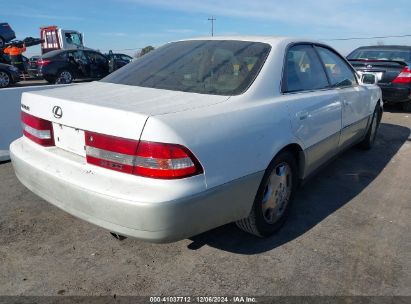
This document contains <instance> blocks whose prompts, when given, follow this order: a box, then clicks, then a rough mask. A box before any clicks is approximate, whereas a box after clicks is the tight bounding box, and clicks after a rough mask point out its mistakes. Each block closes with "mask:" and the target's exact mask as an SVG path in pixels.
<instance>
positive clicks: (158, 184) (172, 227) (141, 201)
mask: <svg viewBox="0 0 411 304" xmlns="http://www.w3.org/2000/svg"><path fill="white" fill-rule="evenodd" d="M10 156H11V159H12V163H13V167H14V169H15V172H16V175H17V177H18V179H19V180H20V181H21V182H22V183H23V184H24V185H25V186H26V187H27V188H29V189H30V190H31V191H33V192H34V193H35V194H37V195H38V196H40V197H42V198H44V199H45V200H46V201H48V202H50V203H52V204H53V205H55V206H57V207H59V208H61V209H63V210H65V211H66V212H68V213H70V214H72V215H74V216H76V217H78V218H81V219H83V220H86V221H88V222H90V223H93V224H95V225H98V226H100V227H103V228H105V229H107V230H109V231H113V232H116V233H119V234H121V235H125V236H129V237H134V238H138V239H143V240H147V241H152V242H171V241H176V240H180V239H183V238H186V237H190V236H193V235H195V234H198V233H201V232H204V231H206V230H209V229H211V228H214V227H217V226H220V225H223V224H226V223H229V222H232V221H235V220H239V219H241V218H244V217H246V216H247V215H248V213H249V212H250V210H251V206H252V203H253V200H254V196H255V193H256V192H257V188H258V185H259V183H260V181H261V178H262V176H263V172H258V173H255V174H252V175H249V176H247V177H244V178H241V179H238V180H235V181H233V182H230V183H227V184H224V185H222V186H219V187H215V188H213V189H208V190H206V188H205V185H204V176H202V175H200V176H195V177H192V178H187V179H182V180H174V181H163V180H153V179H147V178H141V177H137V176H131V175H127V174H123V173H118V172H111V171H110V170H106V169H103V168H99V167H95V166H91V165H88V164H86V163H85V161H84V158H82V157H80V156H77V155H74V154H72V153H68V152H65V151H63V150H61V149H59V148H56V147H53V148H43V147H40V146H38V145H37V144H35V143H32V142H31V141H29V140H28V139H26V138H24V137H23V138H20V139H18V140H16V141H14V142H13V143H12V144H11V146H10Z"/></svg>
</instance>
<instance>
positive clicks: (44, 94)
mask: <svg viewBox="0 0 411 304" xmlns="http://www.w3.org/2000/svg"><path fill="white" fill-rule="evenodd" d="M228 98H229V97H228V96H217V95H204V94H196V93H187V92H178V91H167V90H159V89H151V88H142V87H134V86H127V85H119V84H111V83H102V82H93V83H88V84H78V85H71V86H67V87H63V88H58V89H52V90H46V91H37V92H35V93H34V92H33V93H23V96H22V109H23V110H24V111H25V112H27V113H29V114H30V115H33V116H36V117H39V118H42V119H45V120H48V121H51V122H52V123H53V133H54V140H55V144H56V146H58V147H60V148H62V149H64V150H67V151H70V152H73V153H76V154H78V155H82V156H84V155H85V149H84V145H85V141H84V131H85V130H86V131H91V132H96V133H101V134H106V135H111V136H117V137H122V138H127V139H134V140H139V139H140V136H141V133H142V131H143V128H144V125H145V123H146V120H147V119H148V117H150V116H154V115H163V114H167V113H172V112H180V111H186V110H190V109H194V108H198V107H206V106H210V105H213V104H216V103H220V102H223V101H225V100H227V99H228Z"/></svg>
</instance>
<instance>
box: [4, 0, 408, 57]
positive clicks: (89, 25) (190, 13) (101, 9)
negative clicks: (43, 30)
mask: <svg viewBox="0 0 411 304" xmlns="http://www.w3.org/2000/svg"><path fill="white" fill-rule="evenodd" d="M410 12H411V2H410V1H409V0H395V1H387V0H328V1H327V0H254V1H253V0H69V1H67V0H64V1H58V0H36V1H33V0H19V1H17V0H11V1H10V0H0V22H3V21H6V22H9V24H10V25H11V26H12V28H13V29H14V30H15V32H16V35H17V38H18V39H23V38H25V37H27V36H31V37H39V28H40V26H47V25H57V26H59V27H61V28H63V29H71V30H77V31H80V32H83V33H84V35H85V44H86V46H88V47H90V48H94V49H99V50H100V51H102V52H107V51H108V50H110V49H112V50H115V51H118V52H122V53H126V54H130V55H132V54H134V53H135V52H137V51H138V49H139V48H142V47H144V46H147V45H153V46H155V47H157V46H160V45H162V44H164V43H166V42H169V41H173V40H178V39H185V38H190V37H198V36H209V35H210V32H211V23H210V21H208V18H210V17H212V16H213V17H214V18H216V19H217V20H216V21H215V24H214V30H215V35H280V36H293V37H304V38H313V39H317V40H321V41H323V42H325V43H327V44H329V45H331V46H333V47H334V48H336V49H337V50H338V51H340V52H341V53H342V54H343V55H347V54H348V53H349V52H350V51H352V50H353V49H355V48H356V47H358V46H361V45H375V44H377V43H384V44H406V45H411V37H403V38H387V39H381V38H376V39H367V40H344V41H341V40H334V39H340V38H351V37H359V38H362V37H363V38H366V37H375V36H393V35H394V36H399V35H411V26H409V25H408V23H409V22H408V20H409V14H410ZM39 53H40V49H39V47H31V48H29V49H28V51H27V52H26V54H25V55H26V56H31V55H36V54H39Z"/></svg>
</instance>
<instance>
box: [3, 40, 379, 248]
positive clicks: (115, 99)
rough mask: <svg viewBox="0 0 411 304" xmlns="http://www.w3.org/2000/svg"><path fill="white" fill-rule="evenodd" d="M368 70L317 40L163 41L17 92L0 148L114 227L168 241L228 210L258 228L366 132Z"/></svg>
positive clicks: (61, 200) (371, 135) (370, 117)
mask: <svg viewBox="0 0 411 304" xmlns="http://www.w3.org/2000/svg"><path fill="white" fill-rule="evenodd" d="M182 54H184V56H183V55H182ZM375 83H376V78H375V75H374V74H364V75H363V76H362V78H358V75H357V73H356V72H355V70H354V69H353V67H352V66H351V65H350V64H349V63H348V62H347V60H346V59H345V58H344V57H342V56H341V55H340V54H338V53H337V52H336V51H335V50H333V49H332V48H330V47H329V46H327V45H324V44H321V43H317V42H307V41H306V40H304V41H300V40H296V39H291V38H281V37H271V38H270V37H234V38H229V37H214V38H211V39H210V38H208V37H207V38H204V39H198V40H186V41H179V42H174V43H168V44H166V45H165V46H163V47H160V48H158V49H156V50H154V51H152V52H150V53H149V54H146V55H144V56H143V57H141V58H139V59H138V60H136V61H134V62H133V63H130V64H128V65H126V66H125V67H123V68H121V69H119V70H117V71H115V72H114V73H112V74H110V75H109V76H107V77H105V78H104V79H102V80H101V81H99V82H92V83H88V84H80V85H76V86H75V87H70V86H69V87H64V88H59V89H55V90H49V91H39V92H30V93H23V97H22V107H21V108H22V123H23V132H24V136H23V137H22V138H20V139H18V140H16V141H15V142H13V143H12V144H11V146H10V152H11V153H10V154H11V159H12V163H13V166H14V169H15V172H16V175H17V177H18V178H19V180H20V181H21V182H22V183H23V184H24V185H26V186H27V187H28V188H29V189H30V190H32V191H33V192H34V193H36V194H37V195H39V196H40V197H42V198H44V199H45V200H47V201H49V202H50V203H52V204H54V205H56V206H58V207H59V208H61V209H63V210H66V211H67V212H69V213H71V214H73V215H75V216H77V217H79V218H82V219H84V220H87V221H89V222H91V223H94V224H96V225H99V226H101V227H104V228H106V229H108V230H110V231H113V232H115V233H117V234H120V235H125V236H131V237H136V238H140V239H144V240H150V241H155V242H169V241H175V240H179V239H182V238H185V237H190V236H192V235H195V234H198V233H201V232H203V231H206V230H208V229H211V228H214V227H217V226H220V225H223V224H227V223H230V222H233V221H236V222H237V223H238V226H239V227H240V228H241V229H243V230H245V231H248V232H250V233H252V234H254V235H257V236H261V237H265V236H269V235H272V234H273V233H274V232H275V231H277V230H278V229H279V228H280V227H281V225H282V224H283V223H284V221H285V219H286V217H287V214H288V210H289V207H290V203H291V201H292V199H293V196H294V194H295V192H296V190H297V185H298V183H299V180H302V179H306V178H308V177H309V176H311V175H312V174H313V173H314V172H315V171H316V170H317V169H318V168H320V167H321V166H322V165H323V164H325V163H326V162H327V161H328V160H330V159H331V158H333V157H334V156H335V155H337V154H338V153H340V152H342V151H344V150H345V149H347V148H349V147H351V146H353V145H357V144H360V145H361V146H362V147H363V148H365V149H370V148H371V147H372V146H373V143H374V140H375V137H376V134H377V130H378V126H379V122H380V120H381V116H382V102H381V90H380V88H379V87H378V86H376V85H375Z"/></svg>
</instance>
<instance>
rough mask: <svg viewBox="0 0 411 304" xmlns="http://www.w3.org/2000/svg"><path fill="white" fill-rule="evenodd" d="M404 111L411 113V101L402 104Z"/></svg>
mask: <svg viewBox="0 0 411 304" xmlns="http://www.w3.org/2000/svg"><path fill="white" fill-rule="evenodd" d="M402 109H403V111H405V112H411V100H408V101H406V102H403V103H402Z"/></svg>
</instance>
